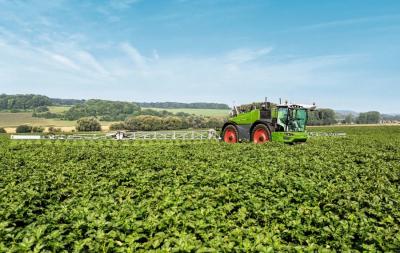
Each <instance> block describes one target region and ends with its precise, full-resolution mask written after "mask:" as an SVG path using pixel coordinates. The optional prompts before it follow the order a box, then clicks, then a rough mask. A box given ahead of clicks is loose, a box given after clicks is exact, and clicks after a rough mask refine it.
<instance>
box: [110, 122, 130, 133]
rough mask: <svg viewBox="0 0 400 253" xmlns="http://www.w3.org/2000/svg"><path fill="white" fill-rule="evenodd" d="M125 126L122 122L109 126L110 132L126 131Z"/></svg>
mask: <svg viewBox="0 0 400 253" xmlns="http://www.w3.org/2000/svg"><path fill="white" fill-rule="evenodd" d="M127 129H128V128H127V126H126V124H125V123H124V122H117V123H113V124H111V125H110V130H113V131H115V130H127Z"/></svg>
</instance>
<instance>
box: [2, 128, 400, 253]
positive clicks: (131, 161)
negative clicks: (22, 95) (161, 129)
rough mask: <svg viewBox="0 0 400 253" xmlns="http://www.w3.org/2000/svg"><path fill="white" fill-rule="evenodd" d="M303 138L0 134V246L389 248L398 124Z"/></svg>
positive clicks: (396, 219) (396, 198) (396, 229)
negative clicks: (235, 140)
mask: <svg viewBox="0 0 400 253" xmlns="http://www.w3.org/2000/svg"><path fill="white" fill-rule="evenodd" d="M317 130H318V131H337V130H340V131H341V132H346V133H347V134H348V136H347V137H342V138H326V137H322V138H312V139H310V140H309V142H307V143H305V144H303V145H284V144H281V143H267V144H264V145H254V144H249V143H245V144H233V145H228V144H225V143H219V142H193V141H187V142H182V141H172V142H169V141H158V142H118V141H62V140H59V141H45V140H41V141H11V140H7V139H5V138H3V139H1V138H0V153H1V154H2V156H1V159H0V167H1V168H2V169H1V170H0V189H1V190H0V252H27V251H49V252H60V251H66V252H72V251H75V252H82V251H84V252H148V251H153V252H154V251H156V252H159V251H161V252H173V251H174V252H397V251H398V249H400V237H399V234H400V209H399V205H400V191H399V184H400V181H399V180H400V127H396V126H391V127H390V126H381V127H349V128H345V127H340V128H326V129H324V128H318V129H317Z"/></svg>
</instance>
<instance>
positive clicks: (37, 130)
mask: <svg viewBox="0 0 400 253" xmlns="http://www.w3.org/2000/svg"><path fill="white" fill-rule="evenodd" d="M43 131H44V128H43V127H41V126H33V127H32V133H43Z"/></svg>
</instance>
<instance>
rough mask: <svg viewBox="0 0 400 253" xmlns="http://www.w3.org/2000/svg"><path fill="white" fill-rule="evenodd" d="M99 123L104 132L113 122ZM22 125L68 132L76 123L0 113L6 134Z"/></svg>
mask: <svg viewBox="0 0 400 253" xmlns="http://www.w3.org/2000/svg"><path fill="white" fill-rule="evenodd" d="M55 110H59V111H60V110H61V108H55ZM100 123H101V125H102V128H103V129H104V130H108V126H109V125H110V124H112V123H113V122H106V121H101V122H100ZM23 124H27V125H31V126H42V127H49V126H54V127H59V128H61V129H62V130H63V131H66V132H69V131H71V130H73V129H75V125H76V121H67V120H58V119H43V118H36V117H32V112H17V113H9V112H0V127H3V128H5V129H6V131H7V132H8V133H14V132H15V128H16V127H17V126H19V125H23Z"/></svg>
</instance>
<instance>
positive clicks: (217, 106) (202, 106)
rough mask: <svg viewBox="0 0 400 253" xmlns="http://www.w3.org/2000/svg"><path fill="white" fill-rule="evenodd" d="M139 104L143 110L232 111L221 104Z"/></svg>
mask: <svg viewBox="0 0 400 253" xmlns="http://www.w3.org/2000/svg"><path fill="white" fill-rule="evenodd" d="M138 104H139V105H140V106H141V107H143V108H165V109H167V108H178V109H182V108H190V109H227V110H229V109H230V107H229V106H228V105H227V104H221V103H178V102H141V103H138Z"/></svg>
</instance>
